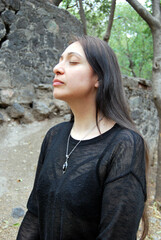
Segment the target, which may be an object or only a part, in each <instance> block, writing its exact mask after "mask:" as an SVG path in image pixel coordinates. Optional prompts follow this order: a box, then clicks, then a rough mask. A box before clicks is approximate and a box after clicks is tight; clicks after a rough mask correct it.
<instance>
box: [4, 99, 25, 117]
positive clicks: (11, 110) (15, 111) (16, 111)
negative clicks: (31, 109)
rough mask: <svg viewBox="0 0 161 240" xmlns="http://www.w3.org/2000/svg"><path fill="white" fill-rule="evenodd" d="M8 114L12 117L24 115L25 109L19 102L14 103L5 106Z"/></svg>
mask: <svg viewBox="0 0 161 240" xmlns="http://www.w3.org/2000/svg"><path fill="white" fill-rule="evenodd" d="M7 112H8V115H9V116H10V117H11V118H13V119H18V118H21V117H23V116H24V114H25V109H24V107H22V106H21V105H20V104H19V103H14V104H13V105H12V106H10V107H8V108H7Z"/></svg>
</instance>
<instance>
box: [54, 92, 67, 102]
mask: <svg viewBox="0 0 161 240" xmlns="http://www.w3.org/2000/svg"><path fill="white" fill-rule="evenodd" d="M53 96H54V98H55V99H58V100H62V101H65V97H64V95H63V94H61V93H60V92H59V93H58V92H57V91H53Z"/></svg>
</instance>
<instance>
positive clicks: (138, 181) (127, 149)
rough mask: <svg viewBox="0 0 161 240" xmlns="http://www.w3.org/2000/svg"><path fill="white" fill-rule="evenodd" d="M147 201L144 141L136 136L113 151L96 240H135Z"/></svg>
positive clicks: (125, 140)
mask: <svg viewBox="0 0 161 240" xmlns="http://www.w3.org/2000/svg"><path fill="white" fill-rule="evenodd" d="M145 199H146V180H145V157H144V142H143V140H142V138H141V137H140V136H139V135H137V134H135V133H134V135H133V136H132V137H126V138H125V139H121V141H120V144H118V146H117V148H116V149H115V151H114V154H113V156H112V159H111V162H110V164H109V167H108V168H107V175H106V179H105V181H104V189H103V194H102V206H101V219H100V226H99V235H98V237H97V238H96V239H97V240H135V239H136V234H137V230H138V227H139V222H140V219H141V217H142V213H143V210H144V202H145Z"/></svg>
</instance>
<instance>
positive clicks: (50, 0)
mask: <svg viewBox="0 0 161 240" xmlns="http://www.w3.org/2000/svg"><path fill="white" fill-rule="evenodd" d="M49 2H51V3H53V4H54V5H55V6H59V4H60V3H61V2H62V0H49Z"/></svg>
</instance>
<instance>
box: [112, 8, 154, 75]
mask: <svg viewBox="0 0 161 240" xmlns="http://www.w3.org/2000/svg"><path fill="white" fill-rule="evenodd" d="M110 45H111V47H112V48H113V49H114V51H115V52H116V54H117V56H118V60H119V64H120V66H121V71H122V73H123V74H127V75H132V76H137V77H143V78H147V79H151V75H152V58H153V42H152V34H151V31H150V28H149V27H148V25H147V24H146V23H145V22H144V21H143V20H142V18H141V17H140V16H139V15H138V14H137V13H136V12H135V11H134V10H133V9H132V8H131V7H130V6H129V5H127V4H120V5H118V6H117V9H116V12H115V18H114V23H113V28H112V33H111V38H110Z"/></svg>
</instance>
